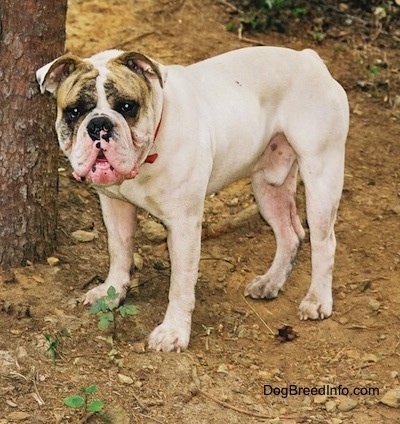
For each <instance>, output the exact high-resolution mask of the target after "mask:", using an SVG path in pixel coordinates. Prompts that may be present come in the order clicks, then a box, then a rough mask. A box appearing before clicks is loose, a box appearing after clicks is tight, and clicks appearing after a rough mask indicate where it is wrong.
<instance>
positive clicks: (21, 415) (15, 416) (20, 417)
mask: <svg viewBox="0 0 400 424" xmlns="http://www.w3.org/2000/svg"><path fill="white" fill-rule="evenodd" d="M7 418H8V419H9V420H14V421H25V420H27V419H29V418H32V416H31V415H30V414H27V413H26V412H11V413H10V414H8V415H7Z"/></svg>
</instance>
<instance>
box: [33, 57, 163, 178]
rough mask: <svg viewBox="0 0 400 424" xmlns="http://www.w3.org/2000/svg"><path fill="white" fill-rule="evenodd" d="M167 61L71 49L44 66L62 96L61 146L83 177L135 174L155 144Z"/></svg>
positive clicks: (50, 85) (47, 85)
mask: <svg viewBox="0 0 400 424" xmlns="http://www.w3.org/2000/svg"><path fill="white" fill-rule="evenodd" d="M166 73H167V72H166V67H164V66H162V65H160V64H159V63H157V62H155V61H153V60H152V59H150V58H148V57H146V56H144V55H142V54H140V53H136V52H122V51H119V50H108V51H105V52H102V53H99V54H97V55H95V56H92V57H91V58H89V59H81V58H79V57H78V56H75V55H72V54H65V55H63V56H61V57H59V58H58V59H56V60H54V61H53V62H51V63H49V64H47V65H45V66H43V67H42V68H40V69H39V70H38V71H37V73H36V77H37V80H38V82H39V85H40V89H41V92H42V93H44V92H45V91H48V92H50V93H52V94H53V95H54V96H55V97H56V99H57V119H56V131H57V135H58V141H59V143H60V147H61V149H62V150H63V152H64V153H65V154H66V156H67V157H68V158H69V160H70V162H71V165H72V167H73V170H74V176H75V178H77V179H78V180H81V181H83V180H86V181H88V182H90V183H93V184H99V185H110V184H115V183H119V182H121V181H123V180H124V179H127V178H133V177H135V176H136V175H137V174H138V172H139V166H140V165H141V164H142V163H143V162H144V161H145V159H146V157H147V155H148V153H149V151H150V149H151V148H152V146H153V143H154V138H155V135H156V131H157V128H158V126H159V123H160V120H161V114H162V103H163V100H162V99H163V97H162V88H163V85H164V83H165V81H166Z"/></svg>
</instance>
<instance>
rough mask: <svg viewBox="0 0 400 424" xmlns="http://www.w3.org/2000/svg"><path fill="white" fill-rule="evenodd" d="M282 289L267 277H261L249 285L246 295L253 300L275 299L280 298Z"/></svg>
mask: <svg viewBox="0 0 400 424" xmlns="http://www.w3.org/2000/svg"><path fill="white" fill-rule="evenodd" d="M280 288H281V287H280V286H279V285H278V284H275V283H273V282H272V281H271V279H270V278H269V277H267V276H266V275H259V276H257V277H256V278H254V280H253V281H252V282H251V283H249V284H248V285H247V287H246V289H245V291H244V295H245V296H250V297H252V298H253V299H274V298H275V297H277V296H278V293H279V290H280Z"/></svg>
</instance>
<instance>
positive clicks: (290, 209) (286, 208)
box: [245, 134, 305, 299]
mask: <svg viewBox="0 0 400 424" xmlns="http://www.w3.org/2000/svg"><path fill="white" fill-rule="evenodd" d="M297 170H298V166H297V159H296V154H295V152H294V151H293V149H292V148H291V146H290V145H289V143H288V142H287V140H286V137H285V136H284V135H283V134H278V135H276V136H275V137H274V138H273V139H272V140H271V142H270V143H269V145H268V147H267V149H266V150H265V152H264V154H263V156H262V157H261V158H260V160H259V162H258V163H257V165H256V167H255V169H254V172H253V175H252V184H253V189H254V195H255V198H256V201H257V204H258V207H259V209H260V213H261V215H262V216H263V218H264V219H265V220H266V221H267V222H268V224H269V225H270V226H271V228H272V230H273V232H274V235H275V238H276V253H275V257H274V260H273V262H272V265H271V267H270V269H269V270H268V271H267V272H266V273H265V274H264V275H260V276H257V277H256V278H255V279H254V280H253V281H252V282H251V283H250V284H249V285H248V286H247V287H246V290H245V294H246V295H249V296H251V297H253V298H267V299H272V298H274V297H276V296H277V295H278V292H279V290H280V289H281V288H282V286H283V285H284V284H285V281H286V279H287V277H288V275H289V274H290V271H291V270H292V267H293V263H294V260H295V258H296V255H297V250H298V248H299V245H300V241H301V240H302V239H303V238H304V235H305V233H304V229H303V227H302V225H301V223H300V219H299V217H298V215H297V210H296V202H295V194H296V186H297V183H296V180H297Z"/></svg>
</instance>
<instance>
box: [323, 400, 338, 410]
mask: <svg viewBox="0 0 400 424" xmlns="http://www.w3.org/2000/svg"><path fill="white" fill-rule="evenodd" d="M325 409H326V411H327V412H333V411H334V410H335V409H336V402H334V401H333V400H328V402H326V404H325Z"/></svg>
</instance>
